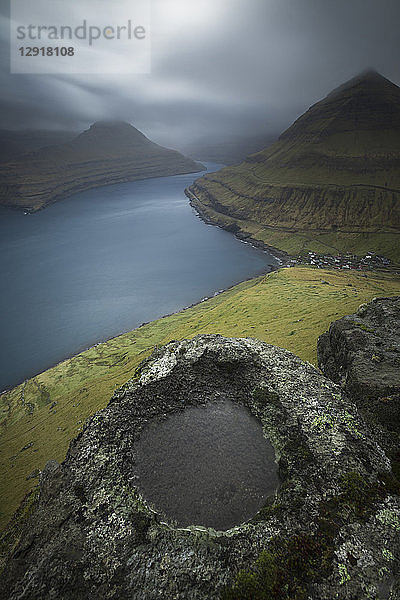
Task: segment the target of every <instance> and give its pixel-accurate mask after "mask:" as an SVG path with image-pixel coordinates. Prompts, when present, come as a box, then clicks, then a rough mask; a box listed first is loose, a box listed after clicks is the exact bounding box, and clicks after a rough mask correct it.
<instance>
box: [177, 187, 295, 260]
mask: <svg viewBox="0 0 400 600" xmlns="http://www.w3.org/2000/svg"><path fill="white" fill-rule="evenodd" d="M190 187H191V186H190ZM190 187H188V188H185V196H186V197H187V198H188V199H189V204H190V206H191V207H192V208H193V209H194V210H195V212H196V214H197V216H198V217H199V218H200V219H201V220H202V221H204V223H206V224H207V225H212V226H213V227H219V228H220V229H223V230H224V231H229V233H233V235H234V236H235V237H236V238H237V239H238V240H240V241H241V242H245V243H247V244H250V245H251V246H253V248H257V249H258V250H263V251H264V252H268V253H269V254H272V256H273V257H274V258H276V259H278V260H279V261H280V263H281V264H280V266H279V267H277V268H282V267H284V266H286V265H287V263H288V262H289V261H290V260H292V259H293V258H294V256H291V255H290V254H288V253H287V252H285V251H284V250H280V249H279V248H275V246H270V245H268V244H266V243H265V242H263V241H262V240H257V239H255V238H253V237H252V235H251V234H250V233H246V232H245V231H243V230H242V229H240V227H239V225H236V227H235V226H233V225H232V226H229V225H228V226H225V227H224V226H223V225H220V224H219V223H216V222H214V221H213V219H212V218H211V217H210V216H209V215H208V214H207V213H206V212H205V211H204V210H202V208H201V206H200V205H201V202H200V200H199V199H198V198H197V196H196V194H194V193H193V192H192V190H191V189H190Z"/></svg>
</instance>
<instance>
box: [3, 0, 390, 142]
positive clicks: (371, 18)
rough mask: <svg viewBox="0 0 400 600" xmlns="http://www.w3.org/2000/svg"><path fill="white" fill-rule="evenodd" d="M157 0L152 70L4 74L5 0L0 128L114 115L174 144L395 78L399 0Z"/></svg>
mask: <svg viewBox="0 0 400 600" xmlns="http://www.w3.org/2000/svg"><path fill="white" fill-rule="evenodd" d="M117 1H118V0H109V2H107V3H106V4H104V3H100V4H101V5H102V6H108V7H110V6H112V5H113V3H114V2H117ZM132 1H133V2H134V0H132ZM32 2H34V0H32ZM93 2H98V0H93ZM100 4H99V7H100ZM152 4H153V17H152V33H151V41H152V69H151V73H150V74H148V75H120V76H116V75H103V76H101V75H91V76H90V75H81V76H51V75H11V74H10V68H9V52H8V43H9V39H8V35H9V33H8V32H9V0H0V9H1V22H0V23H1V48H0V50H1V59H0V60H1V81H0V102H1V106H0V109H1V110H0V127H1V128H8V129H21V128H25V127H30V128H52V129H75V130H78V129H84V128H86V127H87V126H88V125H89V124H90V123H92V122H93V121H95V120H98V119H112V118H117V119H123V120H127V121H129V122H131V123H133V124H134V125H135V126H137V127H138V128H139V129H141V130H142V131H143V132H144V133H145V134H146V135H149V136H150V137H152V138H153V139H154V140H156V141H159V142H161V143H167V144H169V145H173V144H174V142H175V141H176V143H177V144H180V143H182V142H185V141H189V140H196V139H201V138H207V137H210V138H213V139H216V138H221V139H223V138H225V137H226V136H229V135H241V134H247V135H252V134H259V133H261V132H266V133H268V132H274V133H275V132H276V133H279V132H280V131H282V130H283V129H285V128H286V127H287V126H289V125H290V123H291V122H292V121H293V120H294V119H295V118H296V117H297V116H299V115H300V114H301V113H303V112H304V110H306V109H307V108H308V107H309V106H310V105H311V104H313V103H314V102H316V101H317V100H319V99H321V98H322V97H323V96H325V95H326V94H327V93H328V92H329V91H331V89H333V88H334V87H336V86H338V85H340V84H341V83H342V82H344V81H345V80H347V79H349V78H351V77H352V76H354V75H356V74H358V73H359V72H360V71H363V70H364V69H366V68H367V67H373V68H375V69H376V70H378V71H379V72H381V73H382V74H383V75H385V76H386V77H388V78H389V79H391V80H392V81H394V82H395V83H397V84H398V85H399V84H400V35H399V27H400V1H399V0H152Z"/></svg>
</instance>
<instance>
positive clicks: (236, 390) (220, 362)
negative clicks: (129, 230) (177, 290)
mask: <svg viewBox="0 0 400 600" xmlns="http://www.w3.org/2000/svg"><path fill="white" fill-rule="evenodd" d="M225 399H229V400H231V401H233V402H237V403H240V404H243V405H245V406H246V407H248V408H249V409H250V411H251V412H252V413H253V415H254V416H255V417H256V418H257V419H259V420H260V422H261V423H262V426H263V430H264V435H265V436H266V437H267V438H268V439H269V440H271V442H272V444H273V446H274V448H275V453H276V460H277V462H278V465H279V472H280V478H281V485H280V488H279V490H278V492H277V495H276V497H271V498H270V502H269V503H267V505H266V506H265V507H264V508H263V509H262V510H261V511H260V512H259V513H258V514H257V515H256V517H255V518H254V519H252V520H251V521H250V522H248V523H245V524H242V525H240V526H238V527H236V528H234V529H231V530H228V531H225V532H223V531H219V532H217V531H215V530H212V529H205V528H201V527H194V526H190V527H187V528H185V529H182V528H178V527H176V526H174V525H173V524H172V523H168V522H166V521H164V518H163V516H162V515H161V514H158V513H157V512H156V511H155V510H154V509H151V508H150V507H149V506H148V505H147V504H146V501H145V500H144V499H143V498H142V497H141V496H140V494H139V492H138V489H137V488H136V487H135V486H136V483H135V482H136V480H137V467H136V464H135V461H136V456H135V451H134V442H135V440H137V439H138V437H139V436H140V434H141V431H142V429H143V428H144V427H145V424H146V423H147V422H148V421H149V420H151V419H154V418H156V417H162V416H165V415H168V414H171V413H173V412H177V411H182V410H185V408H186V407H189V406H195V405H198V404H207V403H208V402H211V401H212V402H218V401H220V400H225ZM398 493H399V489H398V484H397V483H396V481H395V480H393V479H392V477H391V473H390V463H389V460H388V458H387V457H386V455H385V453H384V451H383V450H382V448H381V447H380V446H379V444H378V443H377V439H376V437H375V434H374V433H373V432H372V431H371V430H370V429H369V427H368V425H367V424H366V423H365V422H364V421H363V420H362V419H361V418H360V417H359V415H358V412H357V409H356V408H355V406H354V405H353V404H352V403H351V402H350V401H349V400H348V399H347V398H346V396H345V395H344V394H343V392H342V390H341V388H340V387H339V386H337V385H336V384H334V383H332V382H330V381H329V380H328V379H326V378H325V377H324V376H322V375H321V374H320V373H319V372H318V371H317V370H316V369H314V368H313V367H312V366H311V365H310V364H308V363H304V362H302V361H301V360H300V359H299V358H297V357H296V356H294V355H293V354H291V353H290V352H287V351H285V350H282V349H279V348H276V347H274V346H270V345H268V344H265V343H263V342H259V341H256V340H252V339H247V338H246V339H227V338H223V337H221V336H217V335H209V336H207V335H202V336H198V337H196V338H194V339H193V340H190V341H181V342H171V343H170V344H168V345H167V346H165V347H163V348H161V349H159V350H156V351H155V352H154V353H153V355H152V356H151V357H150V358H149V359H147V360H146V361H144V363H142V365H141V366H140V368H139V370H138V371H137V372H136V373H135V375H134V377H133V379H131V380H130V381H129V382H128V383H127V384H126V385H125V386H124V387H123V388H121V389H120V390H118V391H117V392H116V393H115V395H114V396H113V398H112V399H111V401H110V403H109V405H108V406H107V408H105V409H104V410H103V411H101V412H99V413H97V414H96V415H94V416H93V417H92V418H91V419H90V420H89V421H88V422H87V423H86V425H85V428H84V430H83V432H82V433H81V434H80V435H79V436H78V437H77V438H76V439H75V440H74V441H73V442H72V444H71V446H70V449H69V452H68V455H67V458H66V460H65V461H64V462H63V463H62V464H61V465H58V464H57V463H55V461H52V462H50V463H48V464H47V466H46V468H45V470H44V471H43V473H42V475H41V482H40V494H39V498H38V500H36V501H35V502H34V504H35V508H34V511H33V514H31V517H30V519H29V520H28V523H27V526H26V527H25V530H24V533H23V536H22V538H21V540H20V542H19V544H18V545H17V546H16V548H15V549H14V551H13V553H12V555H11V557H10V558H9V560H8V562H7V564H6V566H5V568H4V570H3V573H2V576H1V579H0V593H2V594H3V596H2V597H7V598H9V599H10V600H13V599H15V600H16V599H17V598H18V599H19V600H23V599H28V598H29V600H34V599H39V598H40V600H46V599H49V600H50V598H55V597H57V598H63V600H68V599H71V600H72V599H73V600H77V599H79V598H82V599H83V598H85V599H86V598H90V597H97V598H101V599H106V598H107V599H108V598H110V599H111V598H132V600H139V599H140V600H143V599H144V598H146V599H156V598H175V599H176V600H187V599H188V598H193V599H198V600H200V599H204V600H206V599H207V600H212V599H217V598H220V597H223V598H225V599H228V598H231V599H238V600H239V599H243V598H269V599H278V598H279V599H280V600H282V599H283V600H289V599H290V600H305V599H306V598H309V597H312V598H313V599H315V600H332V598H336V597H340V598H342V599H344V600H345V599H348V600H350V599H353V598H364V597H365V593H366V590H368V593H369V594H370V596H371V597H373V598H382V599H383V598H385V599H387V598H388V597H389V595H390V594H391V592H392V595H391V596H390V597H391V598H398V597H399V596H398V594H399V592H400V588H399V585H398V583H396V582H395V580H394V577H393V575H394V573H395V565H396V564H398V560H399V559H400V497H399V496H398ZM31 512H32V511H31ZM239 569H245V570H246V569H247V574H246V572H245V573H242V575H240V576H239V577H238V578H237V579H236V580H235V577H236V575H237V573H238V571H239ZM233 582H235V583H234V585H233V587H232V583H233ZM396 586H397V587H396ZM380 590H382V594H381V593H380ZM393 594H394V595H393ZM396 594H397V595H396Z"/></svg>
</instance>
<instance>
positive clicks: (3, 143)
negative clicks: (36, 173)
mask: <svg viewBox="0 0 400 600" xmlns="http://www.w3.org/2000/svg"><path fill="white" fill-rule="evenodd" d="M76 135H77V132H71V131H46V130H42V129H24V130H21V131H12V130H10V129H0V162H8V161H9V160H12V159H14V158H15V157H17V156H20V155H21V154H27V153H28V152H32V151H33V150H38V149H39V148H43V147H45V146H54V145H55V144H63V143H64V142H69V141H70V140H72V139H73V138H74V137H75V136H76Z"/></svg>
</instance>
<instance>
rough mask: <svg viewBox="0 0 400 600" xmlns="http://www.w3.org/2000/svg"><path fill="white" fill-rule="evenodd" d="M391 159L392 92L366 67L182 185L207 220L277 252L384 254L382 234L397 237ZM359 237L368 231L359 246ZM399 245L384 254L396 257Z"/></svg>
mask: <svg viewBox="0 0 400 600" xmlns="http://www.w3.org/2000/svg"><path fill="white" fill-rule="evenodd" d="M399 159H400V89H399V88H398V87H397V86H395V85H394V84H392V83H391V82H389V81H388V80H386V79H385V78H383V77H381V76H379V75H378V74H377V73H368V74H364V75H363V76H361V77H359V78H356V79H355V80H352V81H350V82H347V84H345V85H344V86H342V87H341V88H338V89H337V90H335V91H334V92H332V93H331V94H329V95H328V96H327V97H326V98H325V99H324V100H322V101H321V102H318V103H317V104H315V105H314V106H313V107H311V108H310V109H309V110H308V111H307V112H306V113H304V115H302V116H301V117H300V118H299V119H298V120H297V121H296V122H295V123H294V124H293V125H292V126H291V127H290V128H289V129H288V130H287V131H285V132H284V133H283V134H282V135H281V137H280V138H279V140H278V141H276V142H275V143H274V144H272V145H271V146H270V147H268V148H266V149H265V150H263V151H262V152H259V153H257V154H254V155H252V156H250V157H248V159H246V161H244V162H242V163H241V164H239V165H234V166H232V167H227V168H224V169H222V170H220V171H218V172H216V173H211V174H208V175H206V176H204V177H202V178H200V179H197V180H196V181H195V182H194V184H193V185H192V186H191V187H190V188H189V191H190V192H191V193H192V194H193V196H194V197H193V204H194V205H195V206H196V207H197V208H198V209H199V211H200V212H201V213H203V214H204V215H206V216H207V218H208V219H209V220H211V221H212V222H215V223H217V224H221V225H224V221H225V224H226V220H228V225H230V226H232V225H233V226H235V227H236V228H237V229H239V228H240V229H241V230H242V231H244V232H247V233H251V234H252V237H253V238H254V239H258V240H263V241H265V242H266V243H268V244H270V245H275V246H276V247H277V248H279V249H281V250H286V251H288V252H293V249H294V248H295V251H296V252H298V251H299V250H300V249H301V246H302V240H304V241H307V240H309V241H310V242H312V244H318V242H321V243H322V245H326V246H329V247H330V251H331V249H335V248H336V250H339V251H341V252H343V251H353V252H354V253H355V254H362V253H363V252H364V251H369V250H372V251H375V252H378V253H381V254H384V253H385V252H386V253H387V249H388V248H389V249H390V244H387V243H386V237H385V234H389V235H390V236H393V235H396V234H399V233H400V171H399V168H398V164H399ZM229 220H230V222H229ZM257 228H258V235H254V233H255V232H254V231H252V230H254V229H257ZM360 233H362V234H370V235H369V237H368V247H367V248H366V247H365V245H364V244H363V240H362V238H360V237H359V236H358V234H360ZM332 234H333V235H332ZM326 235H327V236H328V237H327V238H326V239H325V236H326ZM382 235H383V237H382ZM397 240H398V235H397ZM393 241H395V238H392V242H393ZM399 246H400V245H399V244H398V242H397V251H396V252H394V251H393V252H392V253H391V258H392V259H394V258H395V257H397V260H400V257H399V253H400V250H399V249H398V248H399ZM394 247H395V245H394V244H393V248H394ZM308 249H309V250H315V251H318V248H316V247H315V246H314V245H311V246H310V247H309V248H308Z"/></svg>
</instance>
